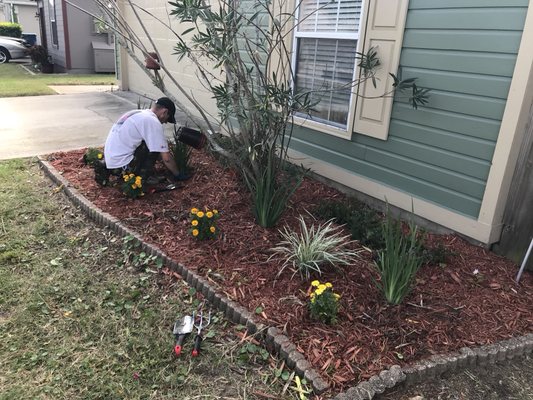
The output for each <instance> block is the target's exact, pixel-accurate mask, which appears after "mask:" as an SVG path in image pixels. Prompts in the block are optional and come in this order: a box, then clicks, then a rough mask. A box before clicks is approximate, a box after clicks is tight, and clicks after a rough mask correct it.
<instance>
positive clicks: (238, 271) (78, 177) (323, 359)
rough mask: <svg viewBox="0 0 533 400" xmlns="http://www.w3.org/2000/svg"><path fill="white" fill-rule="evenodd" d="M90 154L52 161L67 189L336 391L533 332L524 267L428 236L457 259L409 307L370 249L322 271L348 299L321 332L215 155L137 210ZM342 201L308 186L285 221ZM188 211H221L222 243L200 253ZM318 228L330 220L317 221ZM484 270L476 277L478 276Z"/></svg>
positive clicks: (421, 280)
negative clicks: (272, 335)
mask: <svg viewBox="0 0 533 400" xmlns="http://www.w3.org/2000/svg"><path fill="white" fill-rule="evenodd" d="M83 153H84V150H78V151H72V152H68V153H63V152H62V153H56V154H53V155H51V156H50V157H49V160H50V162H51V164H52V165H53V166H54V167H55V168H56V169H58V170H59V171H60V172H61V173H62V174H63V176H64V177H65V178H66V179H68V180H69V181H70V182H71V184H72V185H73V186H74V187H76V188H77V189H78V190H80V192H81V193H83V194H84V195H85V196H86V197H87V198H88V199H89V200H91V201H92V202H93V203H94V204H96V206H98V207H100V208H101V209H102V210H104V211H106V212H108V213H110V214H111V215H114V216H115V217H117V218H119V219H120V220H121V221H122V222H123V223H125V224H126V225H127V226H128V227H130V228H131V229H133V230H135V231H137V232H139V233H140V234H142V236H143V237H144V238H145V239H146V240H147V241H148V242H150V243H153V244H155V245H157V246H158V247H159V248H160V249H161V250H163V251H164V252H165V253H166V254H167V255H169V256H170V257H172V258H173V259H175V260H176V261H178V262H180V263H182V264H184V265H186V266H187V267H188V268H190V269H193V270H195V271H196V272H197V273H199V274H200V275H202V276H204V277H206V278H207V279H208V280H209V281H210V282H211V284H212V285H214V286H215V287H217V288H218V289H219V290H221V291H223V292H224V293H225V294H226V295H227V296H228V297H229V298H231V299H232V300H234V301H237V302H239V303H240V304H242V305H243V306H245V307H247V309H248V310H250V311H252V312H253V311H254V310H258V308H259V307H260V308H261V309H262V312H260V314H258V315H257V317H258V318H259V319H262V320H263V322H264V323H266V324H268V325H270V326H276V327H278V328H280V329H283V330H284V331H285V332H286V334H287V335H288V336H289V337H290V338H291V339H292V341H293V343H295V344H296V345H297V347H298V348H299V350H300V351H301V352H302V353H304V354H305V355H306V357H307V359H308V360H309V361H310V362H311V363H312V364H313V366H314V367H315V368H316V369H317V370H318V371H320V372H321V373H322V375H323V377H324V378H325V379H326V380H327V381H328V382H329V383H330V384H331V385H332V391H333V392H337V391H340V390H342V389H345V388H347V387H348V386H353V385H355V384H357V383H358V382H359V381H361V380H363V379H367V378H369V377H370V376H372V375H374V374H376V373H378V372H379V371H381V370H383V369H384V368H387V367H389V366H391V365H393V364H400V365H402V366H404V365H407V364H412V363H414V362H416V361H419V360H421V359H423V358H427V357H428V356H430V355H432V354H442V353H448V352H451V351H454V350H457V349H459V348H461V347H464V346H479V345H484V344H489V343H493V342H495V341H499V340H504V339H508V338H511V337H514V336H519V335H523V334H527V333H530V332H533V274H531V273H526V274H524V276H523V277H522V280H521V281H520V284H516V283H515V282H514V278H515V275H516V273H517V265H515V264H513V263H512V262H510V261H508V260H506V259H504V258H502V257H499V256H497V255H495V254H493V253H491V252H490V251H488V250H486V249H484V248H482V247H477V246H475V245H472V244H470V243H468V242H467V241H465V240H463V239H462V238H460V237H459V236H457V235H431V234H430V235H428V238H427V242H428V245H429V246H436V245H437V244H439V243H440V244H442V245H444V246H445V247H446V248H447V249H448V250H450V251H452V252H453V253H455V255H454V256H452V257H451V258H450V259H449V260H448V262H447V264H446V265H445V266H434V265H426V266H424V267H422V268H421V270H420V271H419V273H418V275H417V278H416V285H415V287H414V289H413V290H412V292H411V293H410V294H409V296H408V297H407V299H406V300H405V301H404V303H403V304H401V305H399V306H389V305H387V304H386V303H385V301H384V300H383V298H382V296H381V295H380V293H379V292H378V290H377V289H376V287H375V286H374V283H373V279H377V274H376V272H375V270H374V268H373V263H372V255H371V252H370V251H368V250H364V249H363V251H362V253H361V259H360V260H359V261H358V262H356V263H355V264H354V265H351V266H350V267H343V268H342V269H340V270H339V269H337V270H335V269H330V270H327V271H326V272H325V273H324V274H323V275H322V277H320V280H321V281H328V282H331V283H332V284H333V287H334V290H335V292H338V293H340V294H341V295H342V297H341V310H340V314H339V322H338V324H337V325H335V326H326V325H324V324H321V323H318V322H315V321H313V320H311V319H310V318H309V315H308V312H307V309H306V301H307V291H308V289H309V282H304V281H302V280H301V279H300V278H299V277H298V276H295V277H294V278H293V279H291V276H292V272H290V271H288V270H287V271H286V272H284V273H283V274H282V275H281V276H280V278H278V279H277V280H275V279H274V278H275V276H276V274H277V272H278V270H279V268H280V265H281V262H280V261H279V260H270V261H267V260H268V258H269V256H270V255H271V253H270V252H269V249H270V248H271V247H273V246H275V245H276V244H277V243H278V241H279V240H280V235H279V233H278V230H277V229H263V228H261V227H259V226H258V225H256V224H255V223H254V219H253V216H252V214H251V212H250V207H249V198H248V195H247V193H246V191H245V190H244V189H243V186H242V184H241V183H240V182H239V180H238V178H237V175H236V173H235V172H234V171H231V170H228V169H224V168H222V167H221V166H220V164H219V163H218V162H217V161H216V160H214V159H213V158H212V157H211V156H210V155H207V154H204V153H202V152H198V151H194V152H193V166H194V168H195V169H196V173H195V175H194V176H193V178H192V179H190V180H189V181H187V182H185V183H184V184H183V187H182V188H180V189H177V190H174V191H171V192H162V193H155V194H151V195H146V196H144V197H142V198H140V199H138V200H130V199H127V198H125V197H124V196H123V195H121V194H120V193H119V191H118V189H117V188H113V187H105V188H101V187H99V186H98V185H97V184H96V183H95V182H94V179H93V176H94V174H93V171H92V170H91V169H90V168H88V167H85V166H83V165H82V163H81V161H80V160H81V157H82V155H83ZM343 198H344V195H343V194H341V193H340V192H338V191H336V190H334V189H332V188H329V187H327V186H326V185H324V184H322V183H319V182H316V181H313V180H310V179H306V180H305V181H304V183H303V184H302V186H301V187H300V188H299V189H298V191H297V192H296V194H295V196H294V197H293V199H292V201H291V204H290V207H289V209H288V210H287V212H286V213H285V214H284V216H283V217H282V219H281V223H280V227H281V226H282V225H286V224H287V225H290V226H292V227H296V226H297V217H298V216H299V215H300V214H306V213H305V210H308V211H311V212H312V210H313V209H314V207H316V205H317V204H319V202H320V201H321V200H325V199H330V200H331V199H338V200H339V199H343ZM192 207H198V208H204V207H209V208H216V209H218V210H219V211H220V214H221V217H220V219H219V220H218V227H219V230H220V232H221V235H219V236H218V238H217V239H216V240H214V241H205V242H199V241H197V240H195V239H194V238H193V237H192V236H191V235H190V234H189V232H188V229H189V220H188V215H189V210H190V209H191V208H192ZM322 222H323V221H322ZM475 270H477V271H478V273H476V274H475V273H474V271H475Z"/></svg>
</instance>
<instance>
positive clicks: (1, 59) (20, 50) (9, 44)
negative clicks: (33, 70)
mask: <svg viewBox="0 0 533 400" xmlns="http://www.w3.org/2000/svg"><path fill="white" fill-rule="evenodd" d="M23 43H24V41H23V40H22V39H16V38H10V37H6V36H1V37H0V64H3V63H6V62H8V61H9V60H11V59H16V58H24V57H26V55H27V54H28V50H27V48H26V46H24V44H23Z"/></svg>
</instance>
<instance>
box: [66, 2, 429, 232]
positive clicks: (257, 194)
mask: <svg viewBox="0 0 533 400" xmlns="http://www.w3.org/2000/svg"><path fill="white" fill-rule="evenodd" d="M96 3H97V4H98V5H99V6H100V9H101V11H102V12H103V13H104V15H105V17H106V24H107V25H108V26H110V27H111V29H112V30H113V31H114V32H115V33H116V34H117V35H116V36H117V40H118V41H119V43H120V44H121V46H122V47H123V48H124V49H125V50H126V51H127V53H128V54H129V55H130V56H131V57H132V58H133V60H135V62H136V63H137V64H138V65H139V66H141V68H143V69H144V70H145V72H146V73H147V74H148V75H149V76H150V77H151V79H152V82H153V83H154V85H155V86H156V87H157V88H159V89H160V90H161V91H162V92H163V93H165V94H166V95H167V96H169V97H171V98H172V99H173V100H175V102H176V104H177V106H178V108H180V109H181V110H183V111H184V112H185V113H186V114H187V115H188V116H189V117H191V119H193V120H194V118H193V117H192V113H191V112H190V110H188V109H187V107H185V106H184V105H183V103H182V102H180V101H179V100H178V99H177V98H176V97H175V96H173V94H172V93H169V92H168V90H167V87H166V84H165V79H168V80H169V81H170V82H172V83H173V84H174V85H175V86H176V87H177V88H178V90H179V91H180V95H181V96H184V97H185V98H186V99H187V100H188V101H189V102H190V103H191V104H192V105H193V107H195V108H196V110H197V111H198V113H199V114H200V116H201V117H202V119H203V123H204V125H205V126H207V127H208V129H210V130H211V131H212V132H214V131H215V129H214V128H213V124H212V122H211V120H210V119H209V118H208V117H207V115H208V111H207V110H205V109H204V108H203V106H202V105H201V104H199V103H198V102H197V101H196V100H195V99H194V98H193V97H192V96H191V95H190V94H189V93H188V92H187V91H186V90H185V89H184V88H183V86H182V85H181V84H180V82H179V81H178V80H177V79H176V77H175V76H173V74H172V73H171V72H170V71H169V70H168V69H167V68H166V66H165V62H164V59H165V58H166V55H163V54H161V53H160V52H159V50H158V49H157V46H156V43H155V41H154V40H153V39H152V37H151V35H150V32H148V29H147V28H146V25H145V21H146V18H150V19H151V20H153V21H157V22H158V23H159V24H160V25H161V26H162V27H164V28H165V29H167V30H168V32H169V33H170V34H172V35H173V37H174V38H175V40H176V45H175V47H174V50H175V53H174V54H175V55H176V56H177V57H178V59H179V60H182V59H184V58H187V59H188V60H190V61H191V62H192V63H193V64H194V65H195V66H196V68H197V75H198V77H199V79H200V81H201V83H202V84H203V85H204V87H205V88H207V89H208V90H209V91H210V92H211V93H212V95H213V98H214V99H215V100H216V104H217V107H218V118H217V120H216V123H215V125H216V126H219V127H220V128H221V129H222V130H223V131H224V133H225V134H226V135H227V136H228V137H229V139H230V140H229V143H230V144H229V148H225V149H224V148H222V147H221V146H220V142H218V141H217V139H216V137H214V136H209V140H210V142H211V144H212V145H213V147H214V148H215V150H217V151H219V152H220V153H221V154H222V155H223V156H225V157H226V158H228V159H229V161H230V162H231V163H232V164H233V165H235V166H236V167H237V168H238V170H239V171H240V172H241V174H242V177H243V179H244V182H245V183H246V185H247V187H248V189H249V191H250V193H251V195H252V204H253V206H252V208H253V211H254V214H255V216H256V220H257V222H258V223H259V225H261V226H264V227H269V226H273V225H274V224H276V222H277V221H278V219H279V217H280V216H281V214H282V212H283V210H284V209H285V206H286V204H287V201H288V199H289V198H290V196H291V195H292V194H293V193H294V191H295V190H296V188H297V187H298V185H299V184H300V182H301V180H302V177H303V170H300V171H297V173H296V174H293V173H290V172H289V170H290V168H288V165H287V158H288V157H287V152H288V149H289V144H290V140H291V136H292V127H293V123H292V122H293V121H292V118H293V115H294V113H296V112H298V113H300V114H308V115H309V114H310V112H311V110H312V108H313V106H314V105H315V104H316V103H317V102H313V100H311V99H312V96H311V95H312V92H311V91H297V90H296V89H295V87H294V81H295V80H294V76H295V74H294V71H293V69H292V64H291V56H292V52H291V50H290V49H288V48H287V46H286V40H287V38H288V37H290V35H291V33H292V31H293V30H294V29H295V23H296V22H295V21H296V19H295V14H294V12H287V11H286V4H284V2H283V1H282V2H280V3H279V4H278V6H276V7H274V6H273V3H272V2H270V1H260V2H256V3H255V4H254V6H253V8H252V9H245V8H244V6H243V2H242V1H241V0H219V1H218V2H217V7H212V6H211V5H209V4H208V3H207V2H205V1H204V0H177V1H170V2H169V3H168V4H169V7H170V10H169V14H170V16H173V17H175V18H176V19H177V21H178V22H179V26H180V27H186V28H184V29H185V30H184V31H183V32H181V33H178V32H176V31H175V30H174V29H173V28H172V25H171V23H170V21H168V22H167V21H163V20H161V19H160V18H157V17H156V16H155V15H153V14H152V13H151V12H150V11H148V10H146V9H143V8H141V7H139V6H138V5H136V4H134V3H133V2H132V1H131V0H125V3H126V4H127V5H128V6H129V7H130V9H131V10H132V12H133V14H134V15H135V17H136V21H135V22H136V23H137V24H138V26H139V27H140V30H142V31H143V33H144V35H146V37H147V38H148V42H149V44H150V47H151V49H154V50H155V53H156V55H157V59H156V58H155V57H152V56H151V55H150V54H149V51H153V50H148V49H147V47H146V46H147V43H144V42H143V41H142V40H141V39H140V37H139V34H138V32H136V31H135V30H134V29H133V28H132V27H131V25H130V24H129V23H128V21H126V19H125V18H124V16H123V15H122V13H121V11H120V9H119V7H117V5H116V3H115V2H108V1H104V0H96ZM69 4H72V3H69ZM72 5H73V6H74V7H77V6H75V5H74V4H72ZM78 8H79V7H78ZM93 17H95V18H98V17H97V16H95V15H93ZM139 50H140V53H141V54H138V51H139ZM164 56H165V57H164ZM143 58H149V59H151V61H155V62H157V64H158V65H159V66H160V67H161V69H162V71H163V72H164V73H165V79H163V77H162V76H161V74H160V73H159V72H158V71H157V70H155V71H154V70H149V69H147V68H145V67H144V64H143ZM357 58H358V59H359V66H360V67H361V68H362V70H363V74H362V76H361V78H360V79H358V80H356V81H354V82H351V84H350V85H351V86H357V85H359V84H361V83H362V82H364V81H366V80H368V79H370V80H371V81H372V82H374V84H375V79H376V78H375V70H376V68H378V67H379V59H378V58H377V53H376V50H375V49H369V50H368V52H367V53H366V54H361V53H359V54H358V55H357ZM395 86H396V88H399V89H401V90H404V89H406V88H409V89H412V96H411V100H410V101H411V104H413V105H414V106H415V107H416V105H417V104H420V103H423V102H425V98H426V97H427V96H426V92H425V91H424V90H420V89H418V88H417V87H416V85H414V81H401V80H399V79H396V78H395ZM335 89H336V88H333V89H331V90H335ZM393 92H394V88H391V92H389V93H385V94H384V95H392V94H393Z"/></svg>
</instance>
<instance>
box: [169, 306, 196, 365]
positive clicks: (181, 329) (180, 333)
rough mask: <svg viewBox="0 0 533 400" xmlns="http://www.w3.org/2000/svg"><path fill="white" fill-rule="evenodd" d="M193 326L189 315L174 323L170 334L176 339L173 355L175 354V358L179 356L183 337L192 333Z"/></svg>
mask: <svg viewBox="0 0 533 400" xmlns="http://www.w3.org/2000/svg"><path fill="white" fill-rule="evenodd" d="M193 325H194V320H193V318H192V317H191V316H190V315H186V316H184V317H183V318H182V319H181V320H178V321H176V322H175V323H174V329H173V330H172V333H173V334H174V337H175V338H176V345H175V346H174V353H176V355H177V356H179V355H180V353H181V346H182V344H183V339H185V336H187V335H188V334H189V333H191V332H192V328H193Z"/></svg>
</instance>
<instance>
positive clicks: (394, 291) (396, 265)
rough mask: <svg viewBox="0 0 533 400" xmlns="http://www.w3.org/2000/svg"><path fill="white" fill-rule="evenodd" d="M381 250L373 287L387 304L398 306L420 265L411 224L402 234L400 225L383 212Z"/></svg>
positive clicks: (415, 232) (415, 231)
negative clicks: (381, 294) (382, 246)
mask: <svg viewBox="0 0 533 400" xmlns="http://www.w3.org/2000/svg"><path fill="white" fill-rule="evenodd" d="M383 237H384V240H385V247H384V248H383V249H382V250H380V251H379V255H378V260H377V261H376V262H375V266H376V269H377V271H378V273H379V276H380V280H379V281H376V282H375V283H376V286H377V287H378V288H379V290H380V291H381V292H382V293H383V296H385V299H386V300H387V302H388V303H390V304H400V303H401V302H402V301H403V299H404V298H405V296H407V294H408V293H409V291H410V290H411V286H412V283H413V281H414V278H415V275H416V273H417V271H418V269H419V268H420V267H421V265H422V261H423V260H422V257H421V256H420V254H421V248H422V241H421V240H420V239H419V235H418V227H417V226H416V225H415V224H414V223H413V222H412V221H411V222H410V223H409V232H408V233H407V234H404V232H403V229H402V224H401V222H400V221H396V220H395V219H393V218H392V217H391V215H390V212H389V211H387V217H386V220H385V222H384V224H383Z"/></svg>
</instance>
